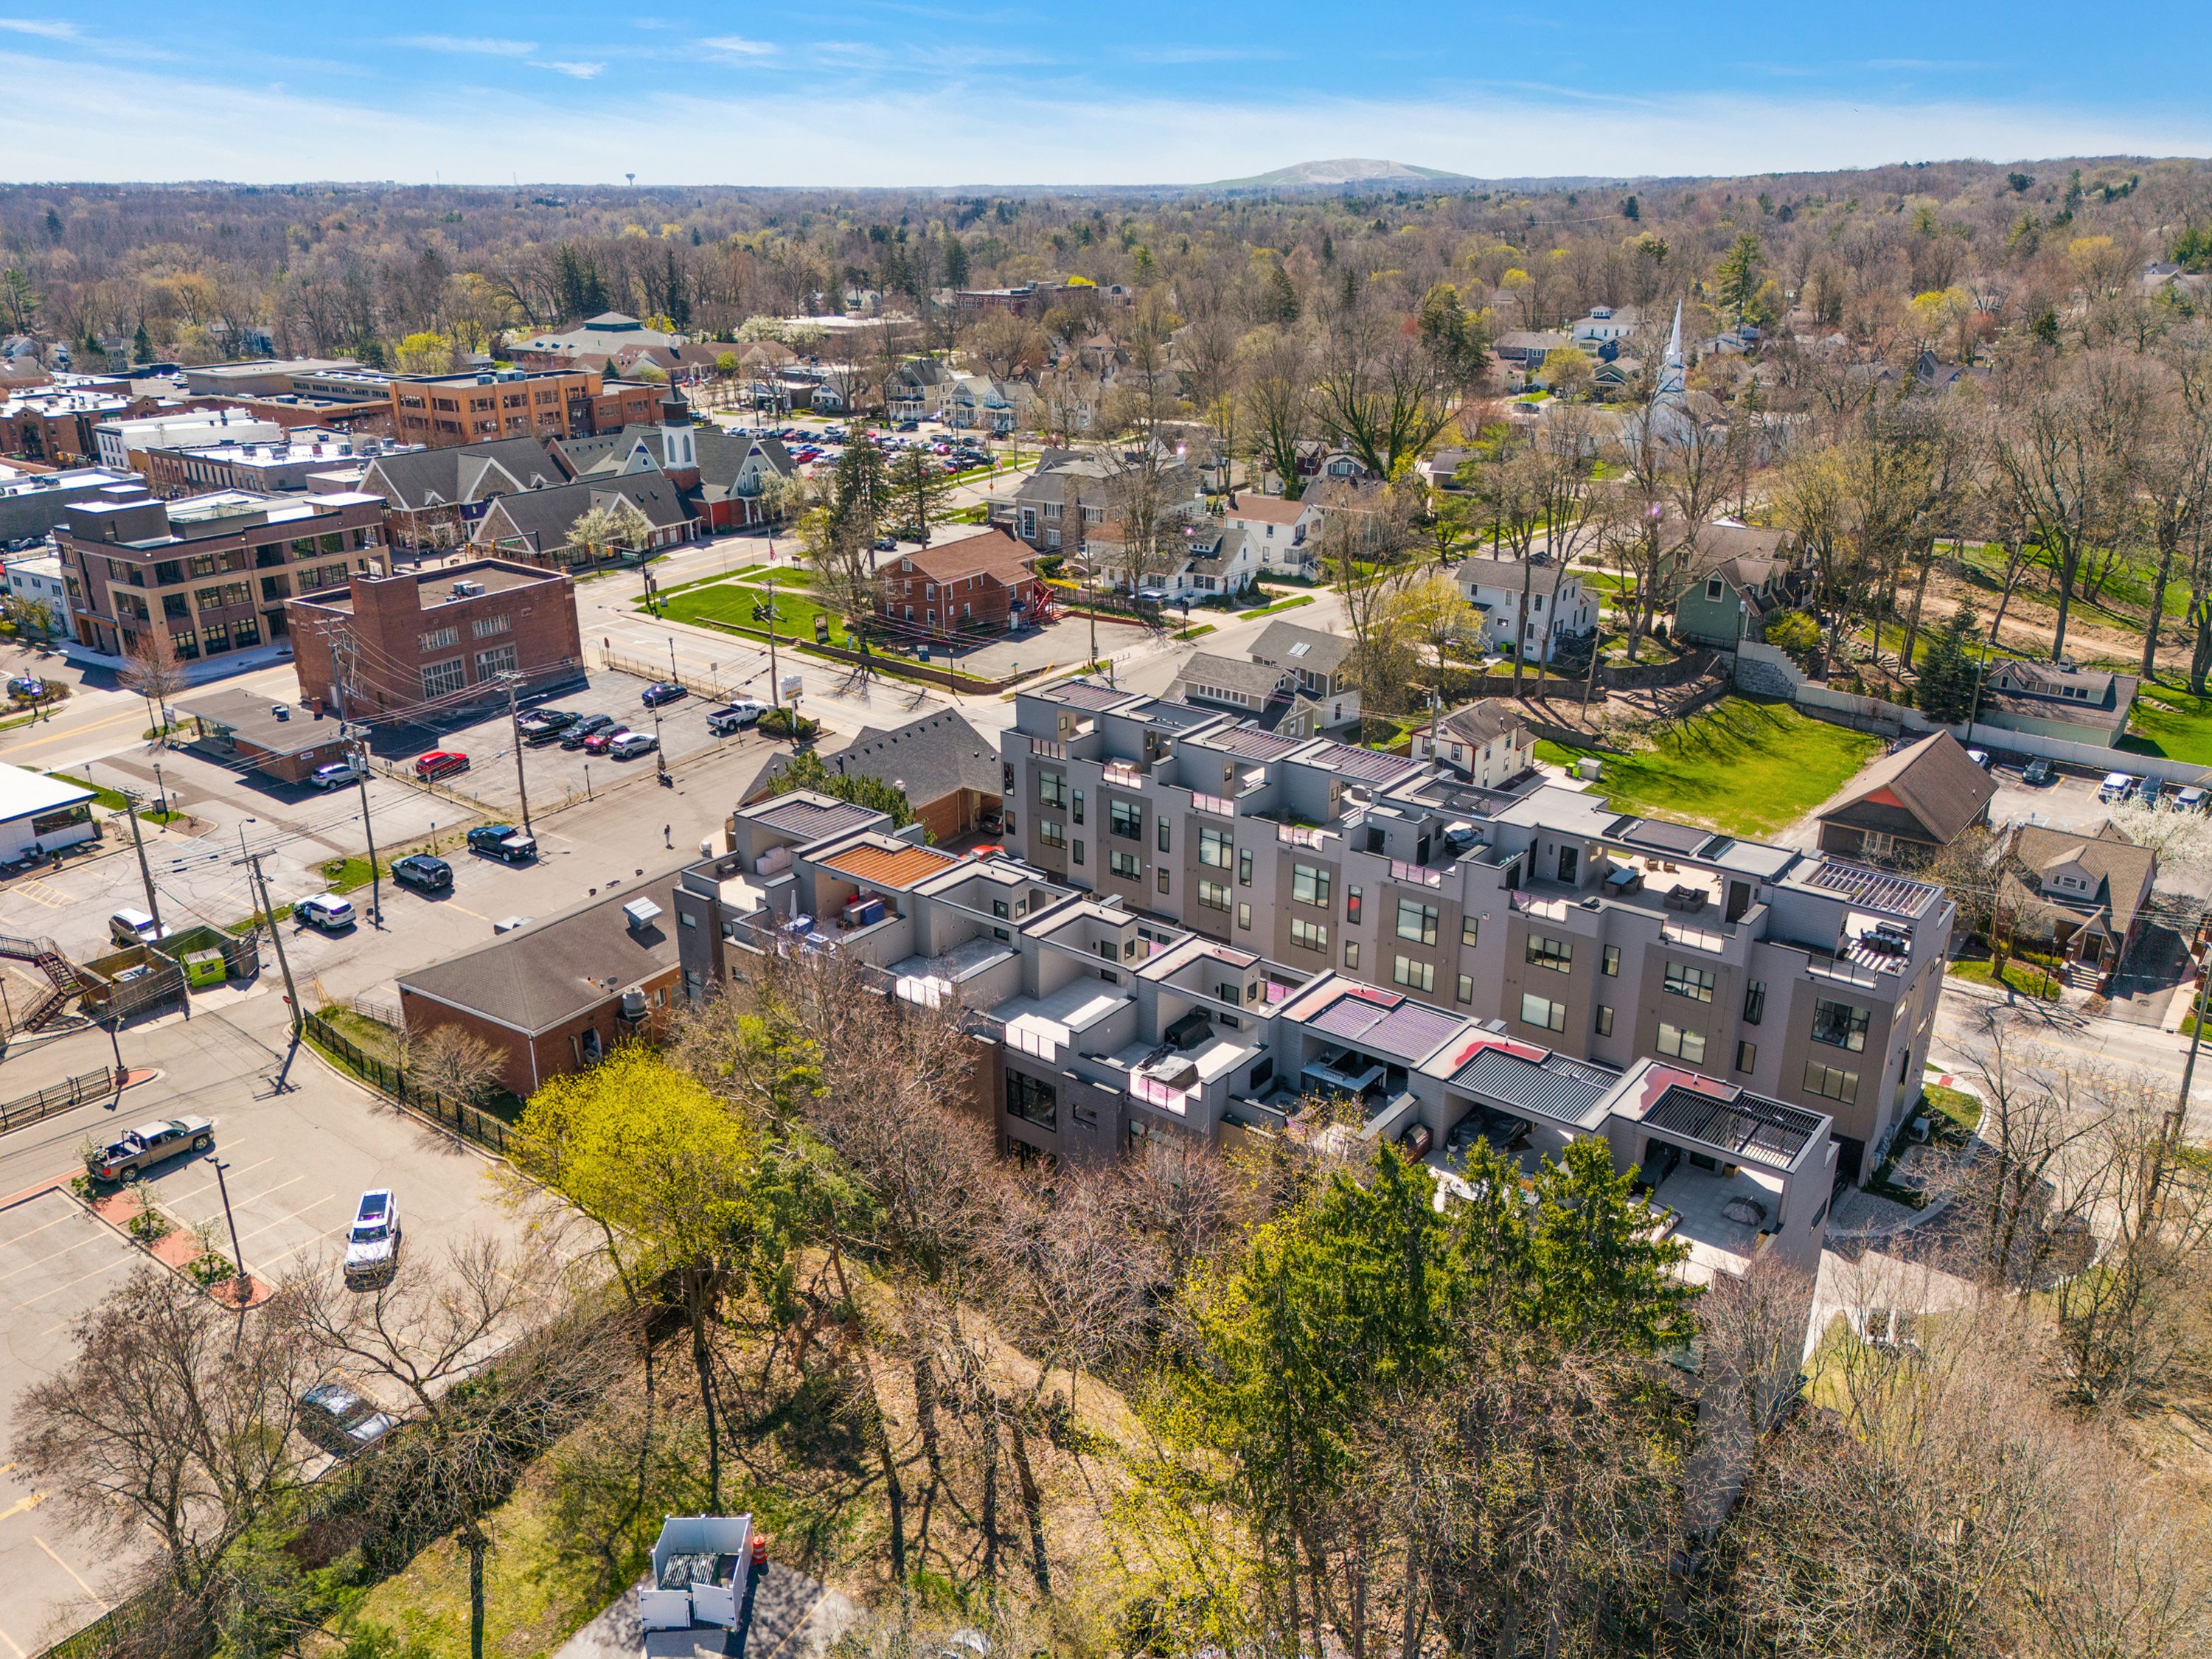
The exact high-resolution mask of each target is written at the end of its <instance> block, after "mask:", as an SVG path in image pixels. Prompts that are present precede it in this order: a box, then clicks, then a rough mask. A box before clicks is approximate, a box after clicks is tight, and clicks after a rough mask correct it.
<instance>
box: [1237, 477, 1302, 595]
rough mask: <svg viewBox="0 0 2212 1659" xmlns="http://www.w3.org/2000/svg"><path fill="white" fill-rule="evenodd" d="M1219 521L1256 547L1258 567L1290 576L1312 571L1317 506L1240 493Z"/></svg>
mask: <svg viewBox="0 0 2212 1659" xmlns="http://www.w3.org/2000/svg"><path fill="white" fill-rule="evenodd" d="M1231 499H1232V501H1233V502H1234V504H1233V505H1232V506H1231V507H1227V508H1225V510H1224V511H1223V513H1222V514H1221V521H1222V523H1223V524H1225V525H1226V526H1228V527H1229V528H1230V529H1231V530H1241V531H1243V532H1244V538H1245V539H1246V540H1247V541H1248V542H1249V543H1251V544H1252V545H1253V547H1254V548H1255V550H1257V552H1258V555H1259V560H1260V568H1261V569H1262V570H1263V571H1264V570H1279V571H1283V572H1285V573H1287V574H1291V575H1297V576H1310V575H1312V574H1313V573H1314V564H1315V551H1314V542H1315V539H1316V538H1317V537H1318V536H1319V535H1320V533H1321V508H1320V507H1316V506H1315V505H1314V504H1313V503H1312V502H1310V501H1285V500H1284V499H1283V498H1282V497H1281V496H1279V495H1237V496H1234V497H1232V498H1231Z"/></svg>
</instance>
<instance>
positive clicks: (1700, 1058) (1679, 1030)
mask: <svg viewBox="0 0 2212 1659" xmlns="http://www.w3.org/2000/svg"><path fill="white" fill-rule="evenodd" d="M1659 1052H1660V1053H1661V1054H1670V1055H1672V1056H1673V1057H1674V1059H1676V1060H1680V1061H1681V1062H1682V1063H1683V1064H1685V1065H1686V1066H1702V1065H1704V1064H1705V1033H1704V1032H1703V1031H1692V1030H1685V1029H1684V1028H1683V1027H1681V1026H1680V1025H1674V1024H1668V1022H1667V1021H1666V1020H1663V1019H1662V1020H1661V1021H1660V1022H1659Z"/></svg>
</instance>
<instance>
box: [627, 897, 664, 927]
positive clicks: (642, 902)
mask: <svg viewBox="0 0 2212 1659" xmlns="http://www.w3.org/2000/svg"><path fill="white" fill-rule="evenodd" d="M623 915H625V916H627V917H629V925H630V926H631V927H651V926H652V925H653V922H654V921H655V920H656V919H658V918H659V915H660V907H659V905H657V904H655V903H654V902H653V901H652V900H651V899H649V898H635V899H632V900H631V901H630V902H629V903H628V904H625V905H623Z"/></svg>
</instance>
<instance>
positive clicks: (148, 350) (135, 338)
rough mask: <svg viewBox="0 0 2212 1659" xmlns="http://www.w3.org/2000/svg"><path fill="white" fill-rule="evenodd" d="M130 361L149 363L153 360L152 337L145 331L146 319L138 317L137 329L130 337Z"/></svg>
mask: <svg viewBox="0 0 2212 1659" xmlns="http://www.w3.org/2000/svg"><path fill="white" fill-rule="evenodd" d="M153 361H154V339H153V337H152V336H151V335H149V334H148V333H147V332H146V319H144V318H143V317H142V318H140V319H138V331H137V333H135V334H133V335H132V336H131V362H134V363H150V362H153Z"/></svg>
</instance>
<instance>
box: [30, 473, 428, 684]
mask: <svg viewBox="0 0 2212 1659" xmlns="http://www.w3.org/2000/svg"><path fill="white" fill-rule="evenodd" d="M55 540H56V541H57V542H58V544H60V548H61V556H62V571H63V574H64V578H65V579H66V580H67V581H68V583H69V589H70V611H71V613H72V615H73V617H74V618H75V621H76V637H77V641H78V643H79V644H80V645H82V646H84V647H88V648H89V649H91V650H94V651H98V652H101V653H105V654H106V655H109V656H112V657H118V658H119V657H123V656H127V655H128V654H129V653H130V652H131V648H132V647H133V645H134V643H135V642H136V641H138V640H140V639H142V638H143V637H145V636H146V635H149V633H151V632H152V631H153V630H154V629H156V628H159V629H163V630H165V631H166V632H167V635H168V636H169V639H170V641H171V642H172V643H173V645H174V646H175V647H176V653H177V655H178V656H179V658H180V659H184V660H185V661H186V662H195V661H198V660H201V659H206V658H210V657H220V656H223V655H227V654H228V653H232V652H237V651H244V650H249V649H251V648H252V647H257V646H261V645H266V644H268V643H270V641H275V640H279V639H282V638H283V637H284V635H285V632H286V629H287V620H286V617H285V605H286V604H287V602H288V601H289V600H290V599H292V598H293V596H294V595H295V594H296V593H300V592H311V593H312V592H322V591H324V590H325V589H328V588H332V587H343V586H344V585H345V583H346V580H347V579H348V578H349V576H351V575H353V574H355V573H356V572H357V571H367V570H371V569H380V568H382V565H383V561H384V557H385V554H384V503H383V502H382V501H379V500H378V499H377V498H376V497H375V496H374V495H359V494H343V495H306V496H299V495H284V496H278V495H253V494H251V493H249V492H247V491H245V490H222V491H218V492H216V493H215V494H213V495H195V496H189V497H187V498H185V500H182V501H155V500H151V499H146V500H139V501H105V500H100V501H77V502H73V503H71V504H70V506H69V507H66V508H64V512H63V516H62V520H61V524H60V526H59V528H58V529H57V531H56V532H55Z"/></svg>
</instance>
